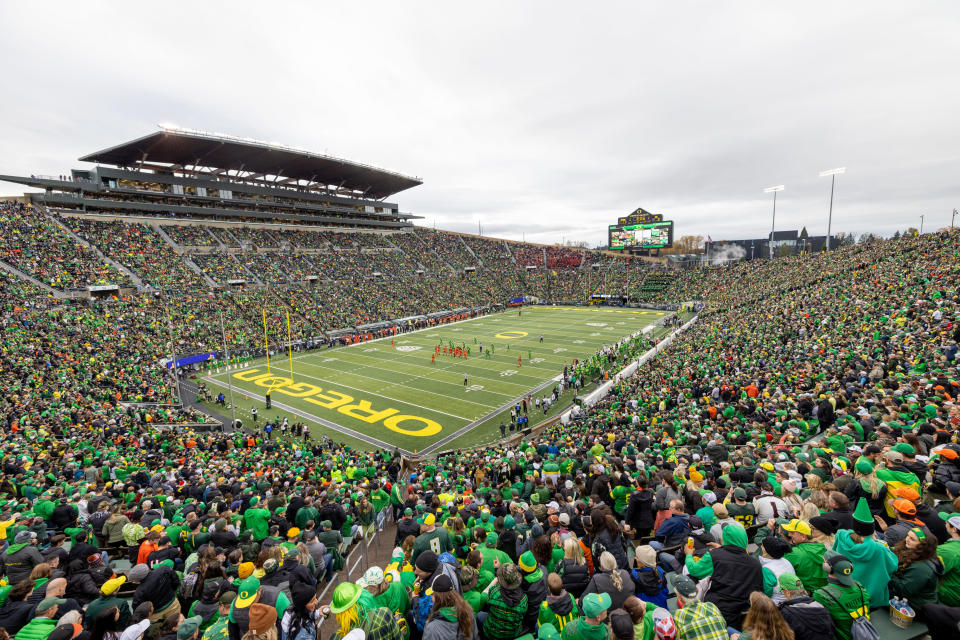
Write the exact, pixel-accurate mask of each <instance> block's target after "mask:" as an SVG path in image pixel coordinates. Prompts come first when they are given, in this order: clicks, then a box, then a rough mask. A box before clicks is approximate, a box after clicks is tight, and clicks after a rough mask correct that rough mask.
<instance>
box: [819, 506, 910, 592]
mask: <svg viewBox="0 0 960 640" xmlns="http://www.w3.org/2000/svg"><path fill="white" fill-rule="evenodd" d="M852 520H853V530H852V531H851V530H847V529H841V530H840V531H838V532H837V535H836V537H835V538H834V543H833V550H834V551H836V552H837V553H839V554H841V555H843V556H844V557H845V558H847V559H848V560H849V561H850V563H851V564H852V565H853V571H852V572H851V574H850V577H852V578H853V579H854V580H855V581H856V582H858V583H860V584H862V585H863V587H864V588H865V589H866V590H867V592H868V593H869V594H870V608H871V609H875V608H877V607H883V606H886V604H887V603H888V602H889V601H890V593H889V591H888V589H887V585H888V583H889V582H890V577H891V576H892V575H893V573H894V572H895V571H896V570H897V556H896V555H895V554H894V553H893V552H892V551H891V550H890V549H889V548H888V547H887V546H886V545H885V544H883V543H881V542H879V541H878V540H877V539H876V536H875V534H874V519H873V514H872V513H871V512H870V508H869V505H868V503H867V500H866V498H860V501H859V502H858V503H857V508H856V511H854V514H853V518H852Z"/></svg>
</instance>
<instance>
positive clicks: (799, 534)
mask: <svg viewBox="0 0 960 640" xmlns="http://www.w3.org/2000/svg"><path fill="white" fill-rule="evenodd" d="M781 528H782V529H783V531H784V532H785V533H786V535H787V539H788V540H789V541H790V543H791V544H792V545H793V550H792V551H791V552H790V553H788V554H787V555H785V556H784V558H786V559H787V561H788V562H789V563H790V564H791V565H793V568H794V569H795V570H796V574H797V576H799V578H800V581H801V582H802V583H803V587H804V589H806V590H807V591H808V592H811V593H812V592H814V591H816V590H817V589H819V588H820V587H822V586H823V585H825V584H826V582H827V577H826V571H824V569H823V556H824V554H825V553H826V550H827V548H826V547H825V546H824V545H823V543H821V542H815V541H814V540H813V537H812V534H813V532H812V531H811V529H810V525H809V524H807V523H806V522H804V521H803V520H797V519H793V520H791V521H790V522H788V523H786V524H784V525H782V527H781Z"/></svg>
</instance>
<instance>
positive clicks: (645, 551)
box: [637, 544, 657, 567]
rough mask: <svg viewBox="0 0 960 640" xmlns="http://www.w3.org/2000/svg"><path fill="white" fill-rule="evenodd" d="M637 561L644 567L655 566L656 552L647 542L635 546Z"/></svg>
mask: <svg viewBox="0 0 960 640" xmlns="http://www.w3.org/2000/svg"><path fill="white" fill-rule="evenodd" d="M637 562H638V563H640V564H642V565H643V566H645V567H655V566H657V552H656V550H655V549H654V548H653V547H651V546H650V545H648V544H644V545H640V546H639V547H637Z"/></svg>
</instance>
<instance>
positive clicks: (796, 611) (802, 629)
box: [780, 596, 833, 640]
mask: <svg viewBox="0 0 960 640" xmlns="http://www.w3.org/2000/svg"><path fill="white" fill-rule="evenodd" d="M780 614H781V615H782V616H783V619H784V620H786V622H787V626H789V627H790V628H791V629H793V636H794V639H795V640H824V638H832V637H833V618H831V617H830V612H829V611H827V608H826V607H825V606H823V605H822V604H820V603H819V602H817V601H816V600H814V599H813V598H811V597H809V596H803V597H801V598H793V599H792V600H787V601H786V602H784V603H782V604H781V605H780Z"/></svg>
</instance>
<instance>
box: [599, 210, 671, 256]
mask: <svg viewBox="0 0 960 640" xmlns="http://www.w3.org/2000/svg"><path fill="white" fill-rule="evenodd" d="M607 234H608V240H609V241H608V243H607V246H608V247H610V249H611V250H613V251H631V250H635V251H643V250H647V249H667V248H670V247H672V246H673V221H672V220H664V219H663V216H662V215H660V214H658V213H650V212H649V211H645V210H644V209H641V208H637V210H636V211H634V212H633V213H631V214H630V215H628V216H624V217H622V218H618V219H617V224H612V225H610V226H609V228H608V231H607Z"/></svg>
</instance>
